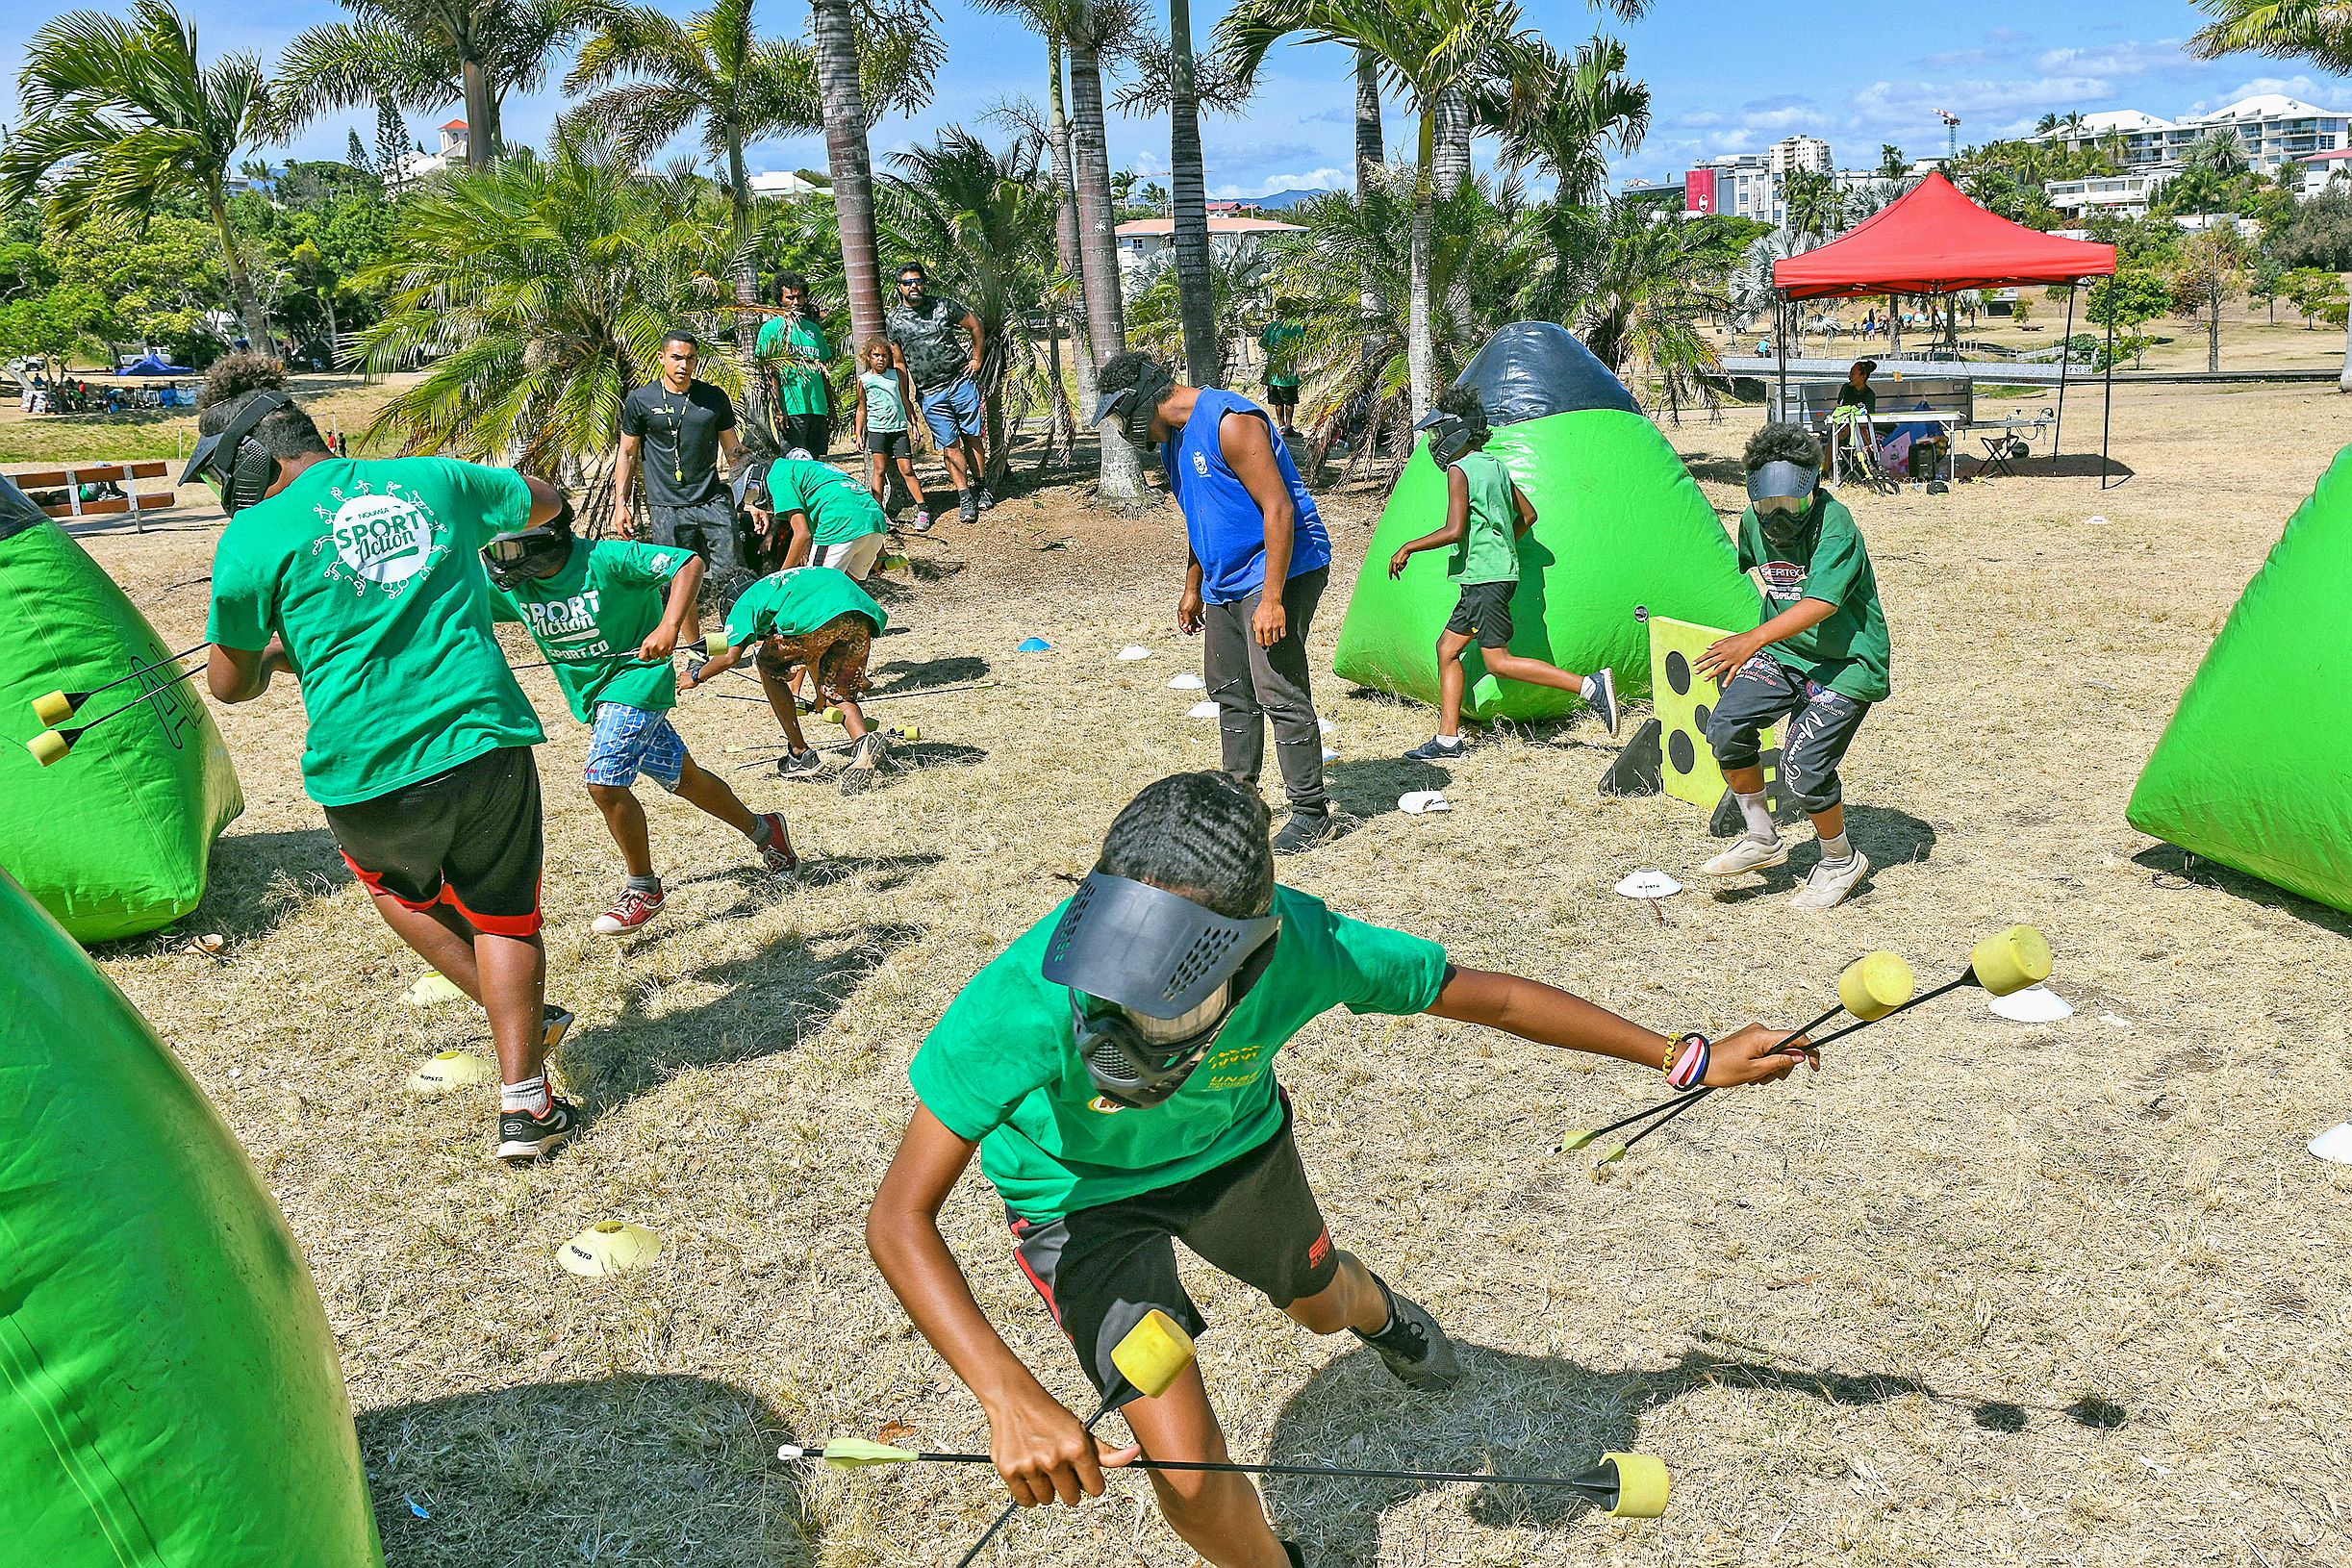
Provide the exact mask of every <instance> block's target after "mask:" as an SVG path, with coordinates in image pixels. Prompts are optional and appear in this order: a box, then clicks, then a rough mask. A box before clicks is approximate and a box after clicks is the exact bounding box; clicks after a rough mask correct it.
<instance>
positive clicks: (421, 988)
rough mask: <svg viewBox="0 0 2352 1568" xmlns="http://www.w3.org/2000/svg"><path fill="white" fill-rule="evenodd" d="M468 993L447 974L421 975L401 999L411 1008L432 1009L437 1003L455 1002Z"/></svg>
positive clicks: (401, 994) (403, 993)
mask: <svg viewBox="0 0 2352 1568" xmlns="http://www.w3.org/2000/svg"><path fill="white" fill-rule="evenodd" d="M465 994H466V993H465V992H463V991H460V990H459V989H458V988H457V982H456V981H455V980H452V979H450V978H449V976H447V975H446V974H439V973H434V974H419V975H418V976H417V982H416V984H414V985H412V986H410V987H409V988H408V989H407V990H406V991H403V992H401V993H400V999H401V1000H402V1001H405V1002H407V1003H408V1004H409V1005H410V1006H411V1007H430V1006H432V1005H433V1004H434V1003H435V1002H437V1001H455V1000H457V999H458V998H460V997H462V996H464V995H465Z"/></svg>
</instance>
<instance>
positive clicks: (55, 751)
mask: <svg viewBox="0 0 2352 1568" xmlns="http://www.w3.org/2000/svg"><path fill="white" fill-rule="evenodd" d="M150 668H152V667H150ZM203 670H204V666H202V665H198V666H196V667H195V668H194V669H193V670H181V671H180V672H179V673H178V674H176V675H174V676H172V677H171V679H169V680H167V681H164V683H163V684H162V685H160V686H156V687H153V688H151V689H150V690H148V691H144V692H141V693H139V695H137V696H135V697H133V698H132V699H131V700H130V701H128V702H126V703H124V704H123V705H122V706H121V707H119V708H110V709H108V710H107V711H106V712H105V713H102V714H100V715H99V716H98V717H97V718H95V719H92V720H91V721H89V722H88V723H86V724H76V725H74V726H73V727H71V728H70V729H44V730H42V731H41V732H40V733H39V734H38V735H36V736H34V737H33V738H32V739H31V740H29V741H27V742H25V744H24V748H25V749H26V750H27V751H30V752H32V753H33V760H34V761H35V762H38V763H39V764H40V765H41V766H42V767H43V768H48V767H52V766H54V765H55V764H57V763H59V762H62V761H63V760H64V757H65V754H66V753H67V752H69V751H71V750H72V749H73V748H74V746H76V745H77V744H79V743H80V741H81V739H82V737H83V736H85V735H87V734H89V732H90V731H91V730H93V729H96V728H97V727H98V726H99V725H100V724H103V723H105V722H106V721H108V720H110V719H119V718H121V717H122V716H123V715H124V714H126V713H129V712H130V711H131V710H132V709H134V708H139V707H143V706H144V705H145V704H146V703H147V702H148V701H149V700H151V699H152V698H154V697H157V696H160V695H163V694H164V693H165V692H168V691H170V690H171V689H172V688H173V687H175V686H177V685H179V684H180V682H182V681H184V680H187V679H189V678H190V677H191V676H194V675H197V674H201V673H202V672H203ZM49 695H51V696H59V695H66V694H63V693H56V692H53V693H51V694H49ZM46 700H47V698H45V697H44V698H41V699H40V701H46ZM40 701H37V702H35V704H34V706H35V708H36V709H37V710H38V708H39V706H40Z"/></svg>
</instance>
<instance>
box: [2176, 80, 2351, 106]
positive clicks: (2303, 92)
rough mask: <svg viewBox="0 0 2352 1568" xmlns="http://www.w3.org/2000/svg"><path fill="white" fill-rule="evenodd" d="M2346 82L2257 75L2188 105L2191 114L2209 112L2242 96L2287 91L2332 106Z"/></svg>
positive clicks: (2290, 94) (2319, 104)
mask: <svg viewBox="0 0 2352 1568" xmlns="http://www.w3.org/2000/svg"><path fill="white" fill-rule="evenodd" d="M2343 90H2344V89H2343V84H2342V83H2340V82H2326V83H2322V82H2315V81H2314V80H2313V79H2312V78H2310V77H2308V76H2258V77H2256V78H2254V80H2252V81H2251V82H2245V83H2241V84H2239V85H2238V86H2237V87H2235V88H2232V89H2230V90H2229V91H2227V92H2222V93H2216V94H2215V95H2213V97H2211V98H2204V99H2200V100H2198V101H2197V102H2196V103H2195V104H2192V105H2190V106H2189V111H2188V112H2189V113H2190V114H2212V113H2213V111H2214V110H2216V109H2221V108H2225V107H2227V106H2228V105H2230V104H2234V103H2236V102H2238V99H2240V98H2259V97H2261V96H2263V94H2264V93H2270V92H2279V93H2284V94H2286V95H2287V96H2288V97H2289V98H2300V99H2302V100H2303V101H2304V102H2305V103H2309V104H2317V105H2318V106H2319V107H2320V108H2322V109H2332V108H2334V107H2335V102H2334V100H2338V99H2340V98H2341V97H2342V96H2343Z"/></svg>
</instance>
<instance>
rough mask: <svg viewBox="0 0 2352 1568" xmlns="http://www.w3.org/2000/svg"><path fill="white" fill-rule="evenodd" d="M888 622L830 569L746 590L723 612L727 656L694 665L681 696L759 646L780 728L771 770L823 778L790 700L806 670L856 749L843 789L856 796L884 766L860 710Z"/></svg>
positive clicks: (788, 573)
mask: <svg viewBox="0 0 2352 1568" xmlns="http://www.w3.org/2000/svg"><path fill="white" fill-rule="evenodd" d="M889 624H890V617H889V615H888V614H887V613H885V612H884V610H883V609H882V607H881V606H880V605H879V604H876V603H875V602H874V601H873V594H869V593H867V592H866V591H865V590H864V589H862V588H860V587H858V585H857V584H856V583H855V582H854V581H852V580H851V579H850V577H849V575H848V573H847V572H845V571H840V570H836V569H834V568H832V567H794V568H792V569H789V570H785V571H778V572H773V573H771V574H770V575H769V576H766V577H762V578H761V579H760V580H759V581H757V582H755V583H752V584H750V585H749V586H748V587H746V589H745V590H744V591H743V593H742V594H738V595H737V596H736V599H735V602H734V603H733V604H731V605H729V606H728V607H727V629H726V642H727V646H726V650H725V651H724V652H721V653H719V654H716V655H714V656H713V657H711V658H710V659H709V660H707V661H705V662H704V663H702V664H699V665H696V666H695V668H694V669H693V670H691V671H690V672H689V673H688V675H687V677H686V680H685V682H684V684H683V685H682V686H681V687H680V690H682V691H689V692H691V691H693V690H694V689H695V687H696V686H699V685H701V684H703V683H704V682H705V681H708V680H710V679H712V678H713V677H715V676H718V675H721V674H724V673H725V672H726V671H727V670H732V669H734V668H735V667H736V666H737V665H739V664H741V663H742V662H743V657H744V650H745V649H746V647H748V646H749V645H751V644H754V643H756V644H758V645H759V653H758V656H757V658H756V659H755V660H754V668H755V669H757V670H759V676H760V690H762V691H764V692H766V693H767V694H768V706H769V707H771V708H772V709H773V710H774V711H775V716H776V722H777V723H779V724H781V725H783V726H784V743H785V752H784V755H783V756H781V757H779V758H777V759H776V771H777V772H779V773H781V774H783V775H784V776H785V777H786V778H807V779H814V778H821V777H822V776H823V774H824V758H822V756H819V755H818V754H817V748H816V747H815V746H810V745H809V744H808V740H807V738H806V737H805V736H803V735H802V734H801V733H800V705H799V702H798V699H797V698H796V697H795V696H794V695H793V685H794V683H795V682H796V681H797V679H798V678H799V672H800V671H801V670H807V671H808V675H809V681H810V684H811V686H812V688H813V690H814V692H815V694H816V696H817V698H818V700H820V701H822V702H829V703H832V704H833V705H835V706H837V707H839V708H840V709H841V722H842V728H844V729H845V730H847V731H848V734H849V739H850V741H851V742H852V743H853V745H852V748H851V750H850V753H849V762H848V766H847V767H846V768H845V769H844V770H843V771H842V775H841V787H842V789H843V791H844V792H845V793H847V794H851V795H854V794H856V793H857V792H858V791H859V790H861V789H863V788H864V787H865V786H866V785H867V784H869V783H871V782H873V775H874V773H875V772H876V771H879V770H880V769H881V768H882V767H884V766H885V765H886V763H887V756H886V749H885V748H886V747H887V746H888V743H887V742H886V741H885V740H884V739H883V736H882V732H881V731H880V730H878V729H872V728H869V727H868V725H867V723H866V712H865V710H864V709H862V708H860V707H859V706H858V705H857V695H858V693H860V692H862V691H864V690H865V689H866V660H867V657H868V655H869V654H870V653H871V651H872V649H873V640H874V638H875V637H877V636H879V635H880V634H881V632H882V630H883V628H884V627H886V626H888V625H889Z"/></svg>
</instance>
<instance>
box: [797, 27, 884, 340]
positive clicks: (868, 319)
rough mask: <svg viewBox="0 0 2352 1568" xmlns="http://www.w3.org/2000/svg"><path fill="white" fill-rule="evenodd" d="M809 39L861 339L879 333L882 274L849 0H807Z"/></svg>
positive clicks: (853, 332)
mask: <svg viewBox="0 0 2352 1568" xmlns="http://www.w3.org/2000/svg"><path fill="white" fill-rule="evenodd" d="M809 39H810V41H811V43H812V44H814V45H815V48H816V53H817V89H818V95H819V97H820V98H821V100H822V103H823V106H824V160H825V172H826V173H828V174H830V175H831V176H832V177H833V215H834V216H835V217H837V218H838V219H840V221H841V281H842V291H843V292H844V293H846V294H847V296H848V300H849V334H850V336H851V337H852V338H854V339H856V340H857V341H859V342H864V341H866V340H868V339H869V338H877V337H880V336H881V333H882V274H881V272H880V271H879V270H878V269H877V268H878V266H879V264H878V263H877V262H876V260H875V258H874V242H873V154H872V152H871V151H870V150H869V149H868V148H867V145H866V131H867V127H868V126H869V125H871V124H872V123H873V122H872V120H871V119H870V118H869V117H868V116H867V114H866V94H865V89H864V85H863V84H862V83H861V82H859V80H858V70H857V23H856V21H855V19H854V18H853V17H852V16H851V15H850V13H849V0H809Z"/></svg>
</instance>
